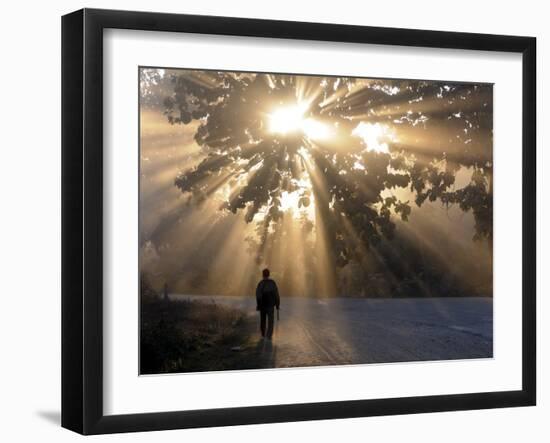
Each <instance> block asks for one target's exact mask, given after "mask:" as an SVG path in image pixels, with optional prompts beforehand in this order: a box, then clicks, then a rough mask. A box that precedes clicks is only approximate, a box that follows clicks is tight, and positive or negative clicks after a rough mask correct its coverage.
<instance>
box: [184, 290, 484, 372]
mask: <svg viewBox="0 0 550 443" xmlns="http://www.w3.org/2000/svg"><path fill="white" fill-rule="evenodd" d="M174 298H184V299H189V298H192V299H197V298H199V299H201V300H210V301H214V302H216V303H221V304H224V305H227V306H231V307H233V308H237V309H241V310H243V311H245V312H247V313H248V315H249V316H250V317H251V320H252V319H253V318H256V317H257V313H256V311H255V307H256V305H255V300H254V298H253V297H247V298H245V297H229V296H215V297H210V296H174ZM492 313H493V303H492V299H490V298H473V297H472V298H425V299H418V298H405V299H359V298H331V299H314V298H282V300H281V311H280V321H279V322H278V323H276V327H275V334H274V337H273V341H272V342H271V343H269V342H265V341H263V340H259V339H258V340H257V341H256V342H255V346H257V350H258V352H260V353H261V355H262V359H263V363H262V367H277V368H278V367H296V366H325V365H342V364H363V363H389V362H404V361H426V360H449V359H469V358H490V357H492V354H493V345H492V342H493V315H492Z"/></svg>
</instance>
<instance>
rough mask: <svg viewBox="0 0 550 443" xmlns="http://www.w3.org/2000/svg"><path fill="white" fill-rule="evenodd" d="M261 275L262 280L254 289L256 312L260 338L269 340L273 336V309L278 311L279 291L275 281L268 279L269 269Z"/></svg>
mask: <svg viewBox="0 0 550 443" xmlns="http://www.w3.org/2000/svg"><path fill="white" fill-rule="evenodd" d="M262 275H263V279H262V280H261V281H260V283H258V286H257V287H256V310H257V311H260V330H261V332H262V337H267V338H268V339H269V340H271V337H272V336H273V324H274V323H275V308H277V311H279V305H280V299H279V290H278V289H277V284H276V283H275V281H274V280H272V279H270V278H269V269H264V270H263V271H262ZM277 314H278V312H277ZM266 321H267V331H266Z"/></svg>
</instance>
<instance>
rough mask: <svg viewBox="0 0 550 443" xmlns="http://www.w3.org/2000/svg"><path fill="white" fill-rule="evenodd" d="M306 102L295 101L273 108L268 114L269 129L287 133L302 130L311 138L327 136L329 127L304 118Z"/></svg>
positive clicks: (328, 135) (330, 132)
mask: <svg viewBox="0 0 550 443" xmlns="http://www.w3.org/2000/svg"><path fill="white" fill-rule="evenodd" d="M307 110H308V105H307V103H297V104H295V105H291V106H286V107H282V108H279V109H277V110H275V111H274V112H273V113H272V114H270V115H269V130H270V132H272V133H275V134H282V135H287V134H291V133H298V132H302V133H304V134H305V135H306V136H307V137H309V138H310V139H312V140H320V139H324V138H328V137H330V136H331V135H332V130H331V127H330V126H329V125H327V124H325V123H322V122H320V121H318V120H315V119H313V118H304V114H305V113H306V111H307Z"/></svg>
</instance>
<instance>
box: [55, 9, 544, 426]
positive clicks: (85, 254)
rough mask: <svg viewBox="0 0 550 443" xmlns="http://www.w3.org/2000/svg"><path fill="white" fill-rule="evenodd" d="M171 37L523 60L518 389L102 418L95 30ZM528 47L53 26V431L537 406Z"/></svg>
mask: <svg viewBox="0 0 550 443" xmlns="http://www.w3.org/2000/svg"><path fill="white" fill-rule="evenodd" d="M108 28H118V29H132V30H147V31H171V32H185V33H198V34H217V35H227V36H247V37H269V38H283V39H301V40H317V41H333V42H353V43H368V44H377V45H398V46H411V47H412V46H416V47H429V48H454V49H469V50H480V51H503V52H511V53H520V54H522V64H523V80H522V81H523V86H522V88H523V90H522V93H523V98H522V112H523V119H522V131H523V135H522V137H523V138H522V154H523V155H522V158H523V164H522V174H523V177H522V183H523V189H522V194H523V207H522V211H523V212H522V220H523V233H522V239H523V246H522V247H523V251H522V253H523V257H522V263H523V269H522V279H523V280H522V285H523V292H522V334H523V336H522V388H521V390H517V391H505V392H478V393H468V394H456V395H435V396H421V397H402V398H391V399H371V400H356V401H335V402H323V403H307V404H286V405H267V406H260V407H237V408H228V409H225V408H224V409H208V410H189V411H177V412H174V411H171V412H160V413H142V414H130V415H104V413H103V407H102V405H103V343H102V325H103V318H102V315H103V299H102V284H103V275H102V269H103V246H102V245H103V227H102V224H103V209H102V207H103V197H102V195H103V181H102V178H103V166H102V165H103V147H102V139H103V111H102V109H103V87H102V85H103V30H104V29H108ZM535 85H536V39H535V38H532V37H516V36H503V35H485V34H471V33H456V32H441V31H423V30H412V29H390V28H378V27H364V26H349V25H338V24H320V23H301V22H286V21H284V22H283V21H273V20H256V19H244V18H229V17H210V16H194V15H177V14H163V13H149V12H127V11H110V10H97V9H83V10H79V11H76V12H73V13H71V14H68V15H65V16H64V17H63V18H62V426H63V427H65V428H68V429H71V430H73V431H76V432H79V433H82V434H103V433H115V432H131V431H151V430H162V429H177V428H193V427H211V426H229V425H240V424H255V423H273V422H285V421H286V422H288V421H301V420H320V419H332V418H347V417H363V416H379V415H390V414H411V413H423V412H436V411H456V410H466V409H485V408H501V407H514V406H529V405H535V403H536V315H535V314H536V275H535V273H536V163H535V162H536V96H535V95H536V89H535Z"/></svg>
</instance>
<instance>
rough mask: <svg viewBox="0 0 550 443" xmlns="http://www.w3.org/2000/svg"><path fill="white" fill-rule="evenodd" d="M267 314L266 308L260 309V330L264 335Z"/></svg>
mask: <svg viewBox="0 0 550 443" xmlns="http://www.w3.org/2000/svg"><path fill="white" fill-rule="evenodd" d="M266 316H267V311H266V310H265V309H262V310H260V331H261V333H262V337H265V320H266Z"/></svg>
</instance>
